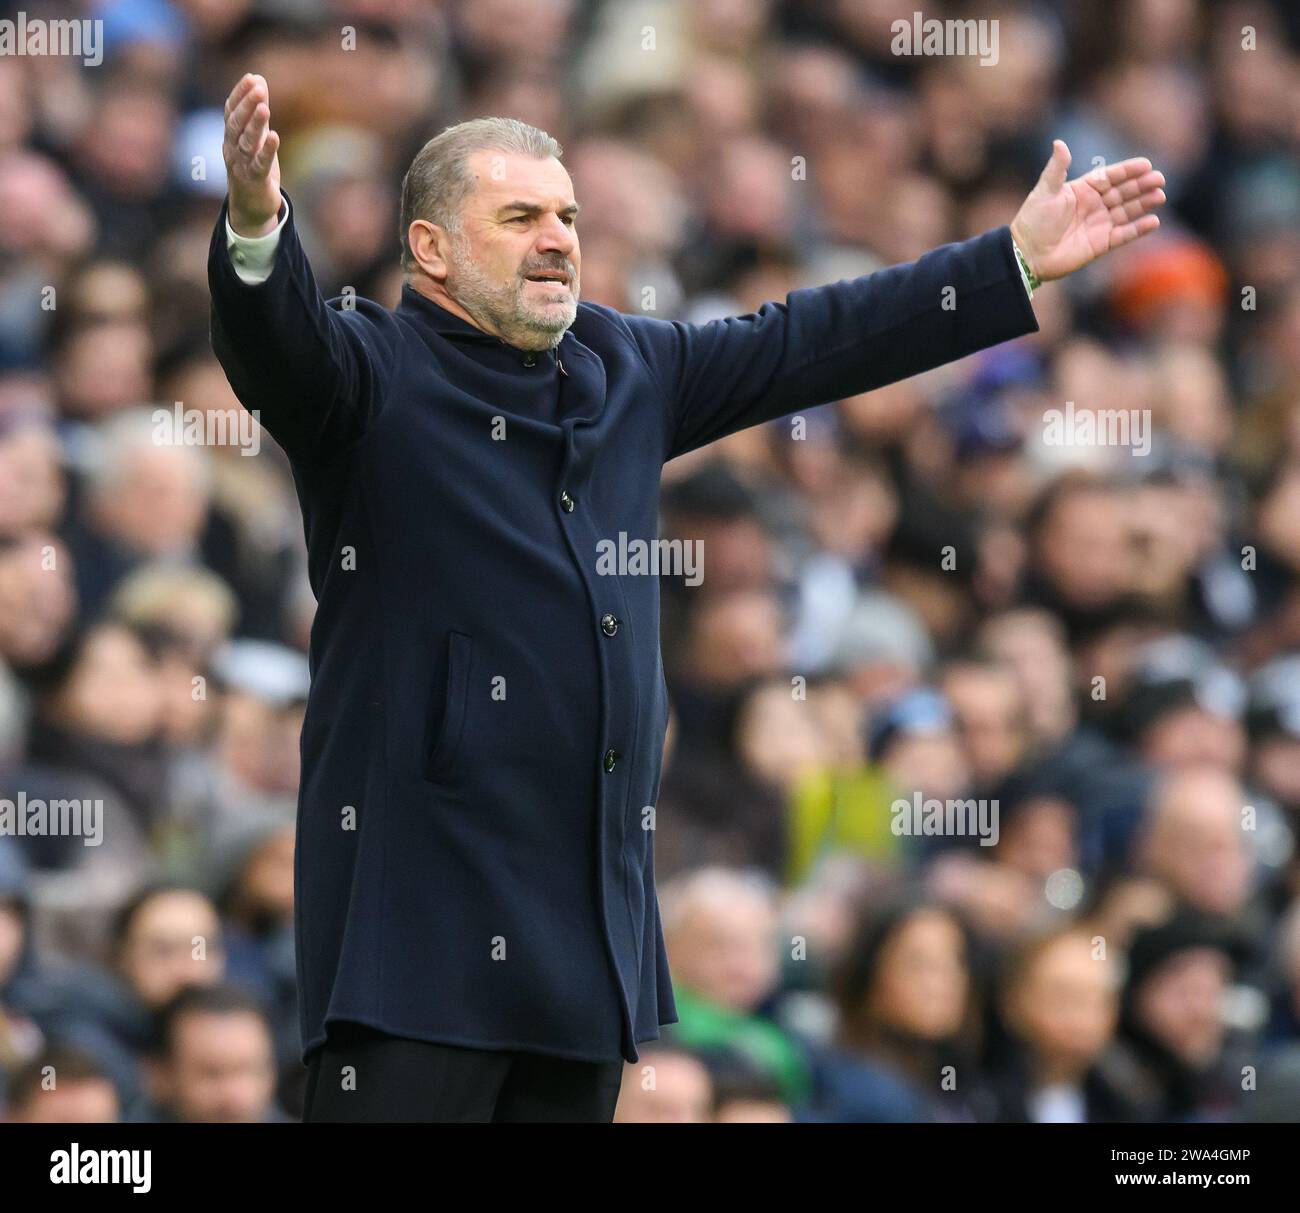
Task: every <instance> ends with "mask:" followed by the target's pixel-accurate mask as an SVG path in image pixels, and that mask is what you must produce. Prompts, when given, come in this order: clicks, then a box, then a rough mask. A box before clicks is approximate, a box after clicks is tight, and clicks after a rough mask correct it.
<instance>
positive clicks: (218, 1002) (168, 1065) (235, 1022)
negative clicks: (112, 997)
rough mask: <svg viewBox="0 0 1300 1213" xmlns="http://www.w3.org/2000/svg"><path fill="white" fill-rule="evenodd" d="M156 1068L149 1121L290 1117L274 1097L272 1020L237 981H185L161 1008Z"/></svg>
mask: <svg viewBox="0 0 1300 1213" xmlns="http://www.w3.org/2000/svg"><path fill="white" fill-rule="evenodd" d="M160 1018H161V1032H160V1035H161V1042H160V1044H161V1049H160V1054H159V1056H158V1058H157V1059H156V1060H155V1061H154V1062H153V1064H152V1065H151V1067H150V1070H151V1080H152V1087H153V1096H154V1100H155V1103H156V1107H155V1108H154V1109H153V1110H152V1111H151V1114H150V1117H149V1118H150V1119H157V1120H162V1121H180V1122H182V1123H185V1124H258V1123H265V1122H267V1121H282V1120H286V1119H288V1118H287V1117H286V1116H285V1114H284V1113H283V1112H282V1111H280V1109H279V1107H278V1105H277V1104H276V1102H275V1054H274V1050H273V1048H272V1042H271V1025H270V1024H269V1023H268V1022H267V1018H266V1014H265V1012H264V1011H263V1009H262V1006H261V1004H260V1003H259V1002H258V1001H257V1000H256V999H255V998H253V997H252V996H251V995H249V994H246V993H244V992H243V991H242V990H241V989H239V988H238V987H236V986H230V985H215V986H187V987H186V988H185V989H184V990H182V991H181V992H180V993H179V994H177V995H176V997H175V998H174V999H172V1000H171V1002H169V1003H168V1004H167V1006H166V1007H165V1008H163V1011H162V1014H161V1016H160Z"/></svg>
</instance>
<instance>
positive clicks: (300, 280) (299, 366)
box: [208, 75, 394, 461]
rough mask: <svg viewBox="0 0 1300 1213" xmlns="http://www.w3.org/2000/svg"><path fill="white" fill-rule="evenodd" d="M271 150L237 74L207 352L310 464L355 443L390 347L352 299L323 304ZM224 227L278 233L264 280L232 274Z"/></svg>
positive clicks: (262, 106) (213, 258)
mask: <svg viewBox="0 0 1300 1213" xmlns="http://www.w3.org/2000/svg"><path fill="white" fill-rule="evenodd" d="M279 146H280V137H279V135H278V134H277V133H276V132H275V131H273V130H272V129H271V105H270V99H269V92H268V90H267V84H266V81H265V80H264V79H263V78H262V77H261V76H254V75H246V76H244V77H243V79H241V80H240V81H239V83H238V84H237V85H235V88H234V90H233V91H232V92H231V94H230V96H229V98H227V100H226V132H225V140H224V143H223V146H222V153H223V156H224V159H225V162H226V180H227V192H228V197H227V201H226V205H225V206H224V207H223V208H222V213H221V215H220V216H218V219H217V226H216V231H215V232H214V233H213V238H212V245H211V248H210V250H209V255H208V285H209V288H210V290H211V294H212V310H211V326H212V348H213V350H214V351H215V353H216V355H217V358H218V359H219V360H220V362H221V365H222V368H223V369H224V370H225V372H226V377H227V378H228V379H229V380H230V384H231V386H232V387H233V388H234V390H235V394H236V395H237V396H238V397H239V399H240V401H241V403H242V404H243V405H244V407H245V408H247V409H249V410H250V411H251V412H256V413H257V414H258V416H259V418H260V420H261V421H262V423H263V424H264V425H265V426H266V428H267V429H268V430H269V431H270V433H271V435H272V436H273V437H274V438H275V439H276V441H277V442H278V443H279V444H280V445H281V446H282V447H284V449H285V451H286V452H287V453H288V454H289V455H290V457H291V458H294V459H296V460H300V461H308V460H313V459H318V458H326V457H328V456H329V455H330V454H332V453H333V452H335V451H337V450H340V449H342V448H343V447H344V446H346V445H348V444H349V443H351V442H353V441H355V440H356V439H358V438H359V437H360V436H361V434H362V433H363V432H364V430H365V428H366V426H367V425H368V423H369V421H370V419H371V418H372V417H373V415H374V414H375V412H377V411H378V409H379V407H380V405H381V403H382V399H383V393H384V390H385V387H386V383H387V379H388V376H389V374H390V368H391V366H392V363H393V360H394V359H393V353H394V350H393V337H392V330H391V329H390V328H389V327H388V326H386V325H385V324H384V323H383V320H384V316H385V313H384V312H383V309H382V308H379V307H377V306H376V305H373V304H370V303H368V302H367V301H365V300H357V301H356V307H355V309H352V308H349V309H340V308H337V307H331V306H330V305H328V304H327V303H326V302H325V300H324V298H323V297H322V296H321V293H320V290H319V288H318V287H317V285H316V280H315V278H314V276H313V275H312V272H311V266H310V265H309V264H308V263H307V257H306V254H305V253H304V252H303V249H302V245H301V244H300V242H299V240H298V237H297V233H296V231H295V229H294V223H293V216H292V208H291V207H290V206H289V203H288V199H287V197H286V196H285V195H284V194H283V193H282V192H281V189H280V163H279V156H278V151H279ZM282 215H283V216H284V218H283V225H282V226H281V222H282V221H281V216H282ZM227 222H229V225H230V229H231V231H232V232H234V234H235V235H236V236H237V237H244V238H258V237H265V236H267V235H269V234H270V233H272V232H274V231H275V230H276V228H277V227H279V228H280V230H279V234H278V236H277V237H276V238H275V240H274V242H273V243H274V250H273V253H272V257H273V261H272V265H271V267H270V272H269V274H266V273H265V271H263V273H261V274H248V273H247V272H246V271H245V270H243V269H242V268H237V267H236V265H235V264H234V263H233V262H232V260H231V250H230V249H229V248H228V243H229V238H228V235H227V231H226V225H227ZM238 251H239V250H236V252H238Z"/></svg>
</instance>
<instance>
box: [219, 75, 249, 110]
mask: <svg viewBox="0 0 1300 1213" xmlns="http://www.w3.org/2000/svg"><path fill="white" fill-rule="evenodd" d="M252 87H253V76H252V74H251V73H250V74H246V75H243V76H240V78H239V82H238V83H237V84H236V85H235V87H234V88H232V89H231V90H230V96H228V97H227V98H226V108H225V115H226V117H227V118H229V117H230V115H231V113H232V112H233V110H234V109H235V107H236V106H237V105H238V104H239V103H240V102H241V101H242V100H243V99H244V96H245V94H246V93H247V92H248V90H249V89H250V88H252Z"/></svg>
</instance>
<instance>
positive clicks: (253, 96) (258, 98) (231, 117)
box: [226, 76, 271, 141]
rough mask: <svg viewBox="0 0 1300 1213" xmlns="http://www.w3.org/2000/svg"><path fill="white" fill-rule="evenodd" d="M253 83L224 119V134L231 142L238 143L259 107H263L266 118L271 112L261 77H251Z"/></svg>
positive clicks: (268, 98) (268, 96)
mask: <svg viewBox="0 0 1300 1213" xmlns="http://www.w3.org/2000/svg"><path fill="white" fill-rule="evenodd" d="M252 80H253V83H252V84H251V85H250V86H249V87H248V89H247V90H245V92H244V95H243V97H241V99H240V101H239V103H238V104H237V105H236V106H235V107H234V108H233V109H232V110H231V111H230V113H229V114H228V115H227V117H226V134H227V136H228V137H229V138H230V139H231V140H232V141H238V140H239V139H240V137H241V136H242V135H243V133H244V129H245V128H246V127H247V126H248V123H249V121H250V120H251V119H252V116H253V114H254V113H255V112H256V110H257V107H258V106H259V105H265V106H266V108H267V114H268V117H269V115H270V112H271V99H270V95H269V94H268V92H267V88H266V81H265V80H263V79H262V77H261V76H254V77H252Z"/></svg>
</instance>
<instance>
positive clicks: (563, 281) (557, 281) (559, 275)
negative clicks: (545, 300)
mask: <svg viewBox="0 0 1300 1213" xmlns="http://www.w3.org/2000/svg"><path fill="white" fill-rule="evenodd" d="M524 278H525V279H526V280H527V281H529V282H549V283H552V284H553V285H555V286H568V285H569V275H568V274H566V273H564V271H563V270H538V271H537V273H535V274H525V275H524Z"/></svg>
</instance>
